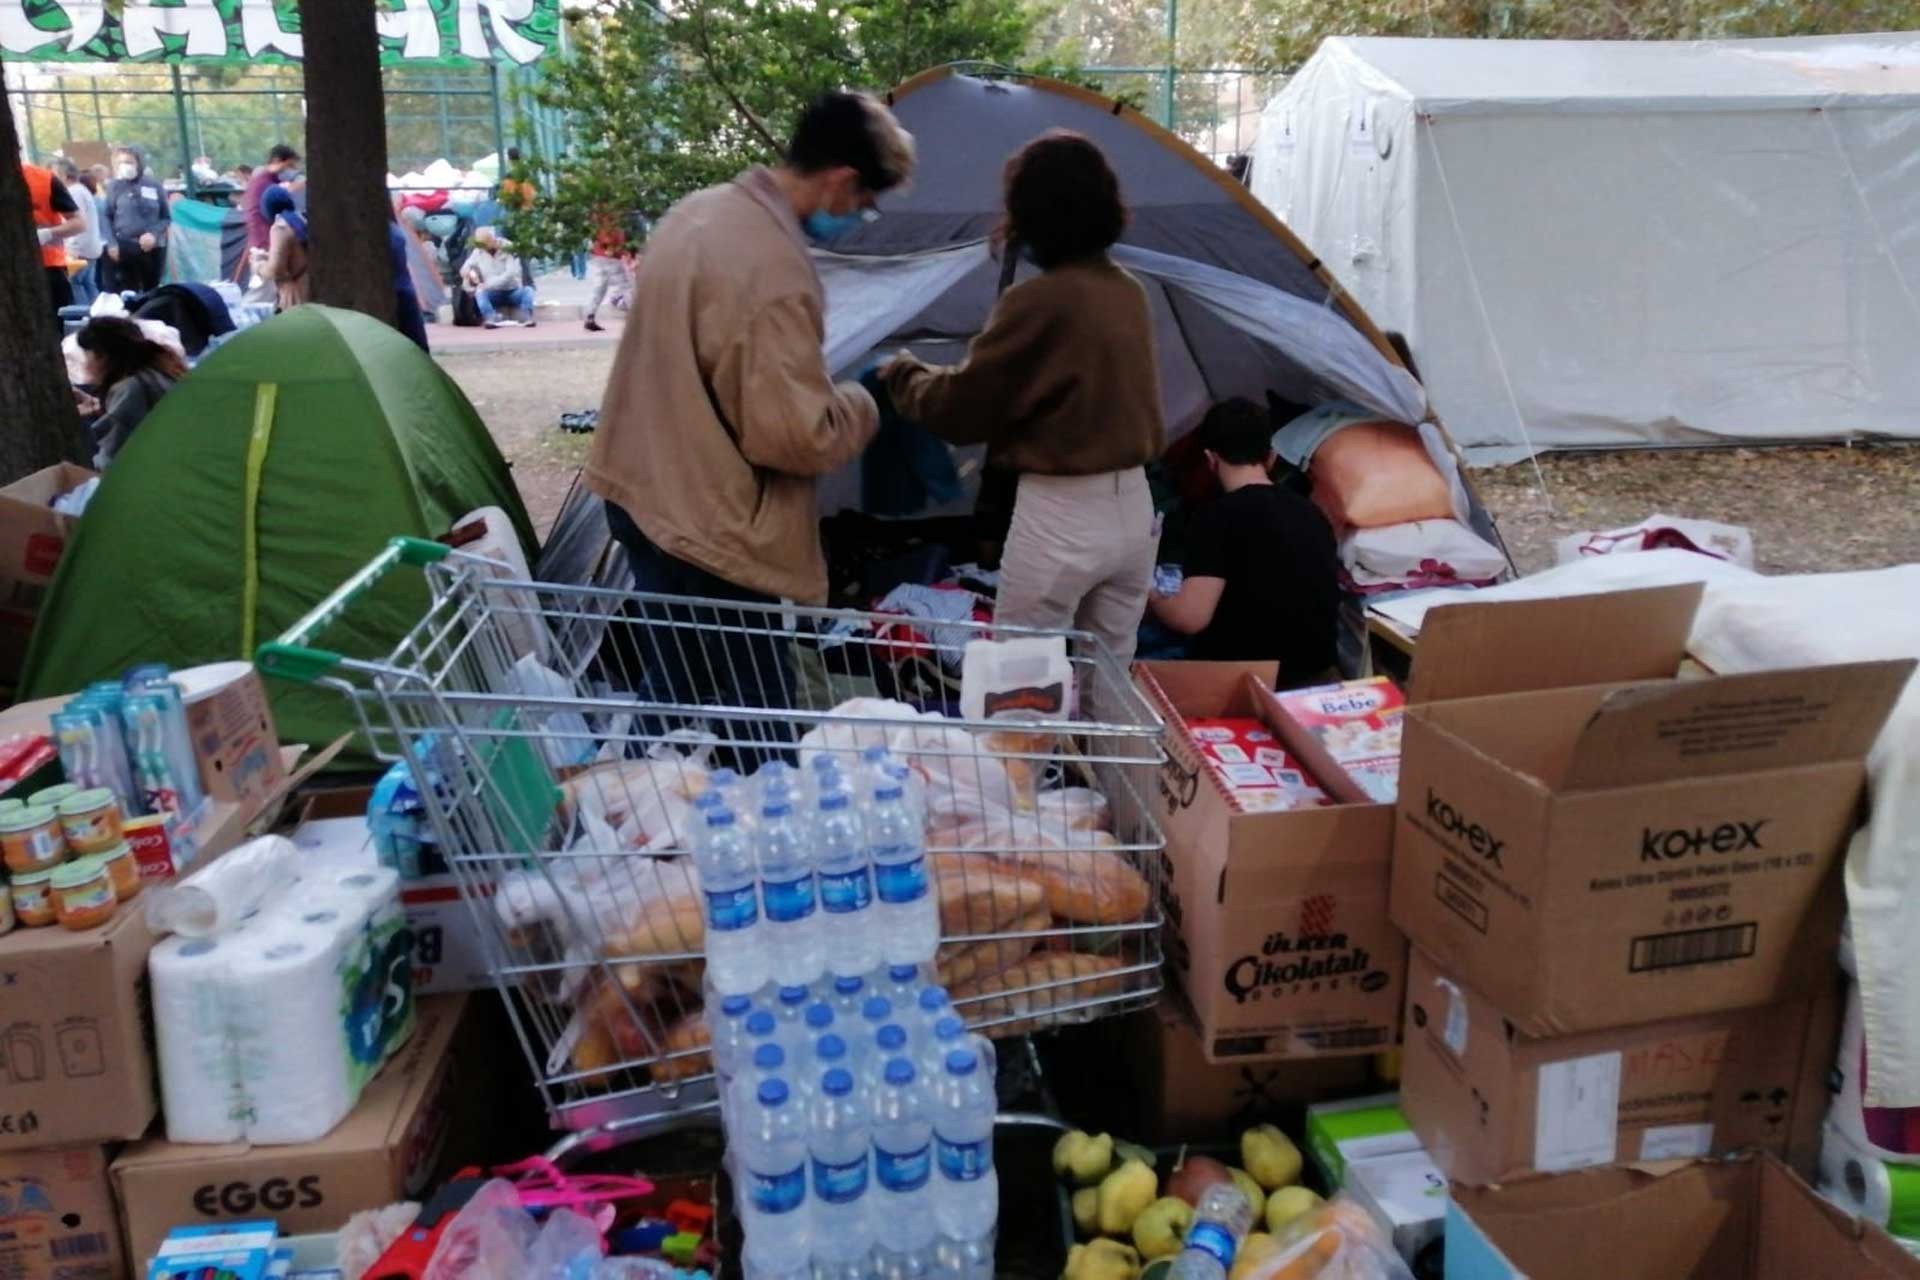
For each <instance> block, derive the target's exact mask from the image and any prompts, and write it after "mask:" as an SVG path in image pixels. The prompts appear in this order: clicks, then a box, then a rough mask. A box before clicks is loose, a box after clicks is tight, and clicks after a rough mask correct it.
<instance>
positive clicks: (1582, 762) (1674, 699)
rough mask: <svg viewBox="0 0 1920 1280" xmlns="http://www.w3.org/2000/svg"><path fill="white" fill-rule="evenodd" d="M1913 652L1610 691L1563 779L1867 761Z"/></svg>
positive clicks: (1568, 782) (1584, 781) (1629, 779)
mask: <svg viewBox="0 0 1920 1280" xmlns="http://www.w3.org/2000/svg"><path fill="white" fill-rule="evenodd" d="M1915 665H1916V664H1915V663H1914V662H1913V660H1912V659H1901V660H1899V661H1891V662H1861V663H1849V664H1845V665H1841V666H1831V667H1806V668H1802V669H1800V670H1795V671H1763V672H1756V673H1754V674H1752V675H1743V676H1722V677H1720V678H1719V679H1715V680H1679V681H1670V682H1666V683H1662V684H1654V685H1642V686H1637V687H1634V688H1629V689H1620V690H1616V691H1615V692H1613V693H1611V694H1609V695H1607V697H1606V699H1605V701H1603V702H1602V703H1601V705H1600V709H1599V710H1598V711H1596V712H1595V713H1594V715H1593V718H1592V719H1591V720H1590V721H1588V723H1587V727H1586V729H1585V730H1584V731H1582V733H1581V735H1580V740H1579V741H1578V742H1577V743H1575V744H1574V749H1573V758H1572V761H1571V763H1570V764H1569V765H1568V767H1567V773H1566V777H1565V780H1564V782H1563V784H1562V785H1563V787H1564V789H1566V790H1569V791H1578V790H1592V789H1597V788H1602V787H1632V786H1642V785H1646V784H1650V783H1656V782H1667V781H1672V780H1674V779H1679V778H1701V777H1711V776H1714V775H1716V774H1724V773H1733V772H1740V773H1755V772H1759V771H1762V770H1767V769H1788V768H1795V767H1798V766H1803V765H1812V764H1830V763H1841V762H1844V761H1848V760H1860V759H1863V758H1864V757H1865V756H1866V754H1867V751H1868V750H1869V749H1870V748H1871V747H1872V746H1873V741H1874V739H1875V738H1877V737H1878V736H1879V735H1880V729H1881V726H1882V725H1884V724H1885V723H1886V720H1887V716H1888V714H1889V713H1890V712H1891V711H1892V709H1893V704H1894V702H1895V700H1897V699H1898V698H1899V696H1900V691H1901V689H1903V688H1904V687H1905V686H1906V683H1907V679H1908V677H1909V676H1911V675H1912V674H1913V669H1914V666H1915Z"/></svg>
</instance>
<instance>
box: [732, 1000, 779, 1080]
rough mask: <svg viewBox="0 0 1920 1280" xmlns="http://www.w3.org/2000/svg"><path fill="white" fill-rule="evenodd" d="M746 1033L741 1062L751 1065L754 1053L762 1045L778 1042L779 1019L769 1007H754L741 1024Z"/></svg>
mask: <svg viewBox="0 0 1920 1280" xmlns="http://www.w3.org/2000/svg"><path fill="white" fill-rule="evenodd" d="M741 1025H742V1027H743V1028H744V1030H745V1031H746V1033H747V1043H746V1049H745V1053H744V1055H743V1057H742V1059H741V1060H742V1062H743V1063H745V1064H746V1065H749V1066H751V1065H752V1063H753V1061H754V1055H755V1054H756V1053H758V1052H759V1051H760V1048H761V1046H762V1045H769V1044H780V1043H781V1041H780V1020H779V1019H778V1018H776V1017H774V1016H773V1010H771V1009H755V1010H754V1011H753V1012H752V1013H749V1014H748V1015H747V1020H746V1022H744V1023H743V1024H741Z"/></svg>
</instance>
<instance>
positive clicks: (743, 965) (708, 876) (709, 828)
mask: <svg viewBox="0 0 1920 1280" xmlns="http://www.w3.org/2000/svg"><path fill="white" fill-rule="evenodd" d="M702 811H703V812H704V813H705V815H706V821H705V823H704V825H703V827H701V828H699V829H698V832H699V838H698V839H696V840H695V841H694V845H693V860H694V865H695V866H697V867H698V868H699V870H700V890H701V893H702V894H703V895H704V896H705V897H706V903H707V981H708V982H711V983H712V984H713V989H714V990H715V991H718V992H719V993H720V994H721V995H723V996H750V995H752V994H753V993H754V992H756V991H758V990H759V989H760V988H761V987H763V986H765V985H766V983H767V960H768V956H767V952H766V950H765V948H764V946H763V944H762V942H761V931H762V926H761V924H760V899H759V894H758V888H759V886H758V885H757V883H756V877H755V874H754V861H753V847H752V845H751V844H749V843H748V841H747V839H746V835H745V833H743V832H742V831H741V830H740V828H739V826H738V825H737V824H736V822H735V820H734V816H733V810H732V809H729V808H728V807H727V806H726V804H725V803H723V802H720V801H716V802H714V803H712V804H709V805H706V806H704V807H703V810H702Z"/></svg>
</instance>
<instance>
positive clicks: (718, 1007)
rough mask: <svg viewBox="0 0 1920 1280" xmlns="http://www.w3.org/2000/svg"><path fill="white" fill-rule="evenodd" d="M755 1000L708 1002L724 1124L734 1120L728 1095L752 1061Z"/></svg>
mask: <svg viewBox="0 0 1920 1280" xmlns="http://www.w3.org/2000/svg"><path fill="white" fill-rule="evenodd" d="M752 1012H753V1001H751V1000H749V999H748V998H747V997H746V996H727V997H726V998H725V999H723V1000H721V1001H719V1002H718V1003H717V1004H712V1003H710V1004H708V1005H707V1038H708V1040H709V1042H710V1043H711V1044H712V1046H713V1087H714V1089H715V1091H716V1092H718V1094H719V1095H720V1123H721V1124H722V1125H723V1126H725V1125H728V1124H729V1123H730V1117H729V1115H728V1112H729V1110H730V1108H731V1107H732V1102H731V1100H730V1098H729V1097H728V1094H729V1092H730V1091H731V1089H732V1088H733V1079H734V1077H735V1076H737V1075H739V1074H740V1070H741V1068H742V1067H743V1066H745V1065H746V1064H747V1061H748V1057H747V1055H748V1049H749V1046H748V1037H747V1018H748V1016H749V1015H750V1014H751V1013H752Z"/></svg>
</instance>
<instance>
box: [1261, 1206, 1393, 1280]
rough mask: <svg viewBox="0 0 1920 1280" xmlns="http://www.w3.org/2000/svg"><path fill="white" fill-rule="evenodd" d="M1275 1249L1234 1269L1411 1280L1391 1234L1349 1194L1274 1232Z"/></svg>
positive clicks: (1264, 1279) (1322, 1278) (1302, 1277)
mask: <svg viewBox="0 0 1920 1280" xmlns="http://www.w3.org/2000/svg"><path fill="white" fill-rule="evenodd" d="M1279 1240H1280V1250H1279V1252H1278V1253H1274V1254H1270V1255H1268V1256H1266V1257H1264V1258H1261V1259H1260V1260H1258V1261H1256V1262H1253V1263H1251V1264H1246V1263H1242V1265H1241V1266H1237V1267H1235V1268H1234V1274H1235V1275H1237V1276H1240V1277H1242V1280H1283V1278H1284V1280H1413V1272H1411V1271H1409V1270H1408V1269H1407V1264H1406V1263H1405V1262H1403V1261H1401V1258H1400V1255H1399V1254H1398V1253H1396V1252H1394V1248H1393V1240H1392V1238H1391V1237H1389V1236H1388V1235H1387V1233H1386V1232H1385V1231H1384V1230H1382V1229H1381V1227H1380V1225H1379V1223H1378V1222H1376V1221H1375V1220H1374V1218H1373V1215H1372V1214H1370V1213H1368V1212H1367V1210H1366V1209H1365V1207H1363V1206H1362V1205H1361V1204H1360V1203H1359V1202H1358V1201H1357V1200H1355V1199H1354V1198H1353V1197H1352V1196H1348V1195H1338V1196H1335V1197H1334V1198H1333V1199H1332V1200H1330V1201H1328V1202H1327V1203H1326V1204H1324V1205H1319V1206H1317V1207H1316V1208H1314V1209H1312V1210H1309V1211H1308V1213H1307V1214H1306V1216H1304V1217H1302V1218H1300V1219H1299V1220H1297V1221H1296V1222H1294V1223H1292V1224H1290V1225H1289V1226H1288V1227H1287V1228H1285V1229H1284V1230H1282V1231H1281V1232H1280V1233H1279Z"/></svg>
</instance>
